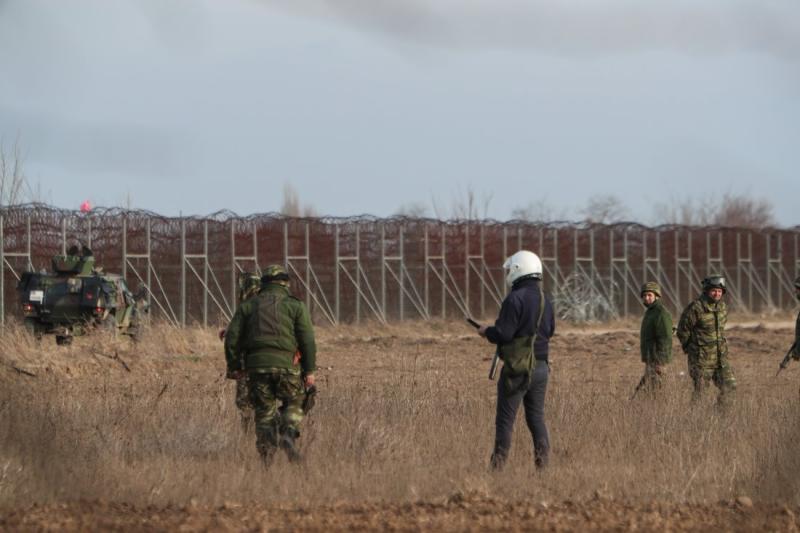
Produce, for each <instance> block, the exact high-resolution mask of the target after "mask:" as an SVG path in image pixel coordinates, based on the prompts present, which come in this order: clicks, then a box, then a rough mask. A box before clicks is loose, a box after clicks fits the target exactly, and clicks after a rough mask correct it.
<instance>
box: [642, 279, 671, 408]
mask: <svg viewBox="0 0 800 533" xmlns="http://www.w3.org/2000/svg"><path fill="white" fill-rule="evenodd" d="M640 294H641V297H642V303H643V304H644V306H645V307H646V308H647V309H646V311H645V313H644V317H643V318H642V326H641V329H640V333H639V346H640V352H641V356H642V362H643V363H644V365H645V366H644V375H643V376H642V379H641V380H640V381H639V384H638V385H637V386H636V392H638V391H640V390H643V392H647V393H653V392H655V391H656V390H657V389H660V388H661V387H662V386H663V384H664V374H665V367H666V365H667V364H669V363H670V362H671V361H672V316H671V315H670V314H669V311H667V309H666V308H665V307H664V305H663V304H662V303H661V287H660V286H659V284H658V283H656V282H654V281H648V282H647V283H645V284H644V285H642V290H641V293H640ZM636 392H634V394H636Z"/></svg>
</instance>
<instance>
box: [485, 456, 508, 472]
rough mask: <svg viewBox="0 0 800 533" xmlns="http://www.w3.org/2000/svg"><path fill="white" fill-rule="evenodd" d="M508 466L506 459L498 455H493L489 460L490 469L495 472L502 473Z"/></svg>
mask: <svg viewBox="0 0 800 533" xmlns="http://www.w3.org/2000/svg"><path fill="white" fill-rule="evenodd" d="M505 466H506V457H505V456H504V455H500V454H498V453H493V454H492V458H491V459H490V460H489V469H490V470H492V471H494V472H499V471H501V470H502V469H503V468H504V467H505Z"/></svg>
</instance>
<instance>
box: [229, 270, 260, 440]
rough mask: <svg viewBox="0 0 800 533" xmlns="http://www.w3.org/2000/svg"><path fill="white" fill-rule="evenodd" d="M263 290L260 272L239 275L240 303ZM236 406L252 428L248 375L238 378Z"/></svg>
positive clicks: (246, 425) (248, 426) (244, 424)
mask: <svg viewBox="0 0 800 533" xmlns="http://www.w3.org/2000/svg"><path fill="white" fill-rule="evenodd" d="M260 290H261V277H260V276H259V275H258V274H251V273H249V272H243V273H241V274H240V275H239V293H238V295H237V297H238V300H237V301H238V303H239V304H241V303H242V302H244V301H245V300H247V299H248V298H250V297H251V296H255V295H256V294H258V292H259V291H260ZM226 330H227V328H226V329H222V330H220V332H219V338H220V340H223V341H224V340H225V333H226ZM234 401H235V403H236V407H237V408H238V409H239V412H240V413H241V416H242V428H244V429H248V428H250V421H251V420H252V419H253V405H252V404H251V403H250V393H249V391H248V388H247V375H243V376H242V377H240V378H239V379H237V380H236V399H235V400H234Z"/></svg>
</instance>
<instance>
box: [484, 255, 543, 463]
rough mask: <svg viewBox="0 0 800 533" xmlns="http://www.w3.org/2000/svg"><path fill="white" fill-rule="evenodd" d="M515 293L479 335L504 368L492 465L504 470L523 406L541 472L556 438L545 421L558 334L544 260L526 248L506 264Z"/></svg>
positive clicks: (535, 458)
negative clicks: (492, 346)
mask: <svg viewBox="0 0 800 533" xmlns="http://www.w3.org/2000/svg"><path fill="white" fill-rule="evenodd" d="M503 269H504V270H505V271H506V283H507V284H508V286H509V287H510V289H511V290H510V292H509V293H508V295H507V296H506V298H505V300H503V303H502V305H501V307H500V314H499V315H498V317H497V320H496V321H495V323H494V325H493V326H489V327H486V326H481V327H480V328H479V329H478V333H479V334H480V335H481V336H483V337H486V339H487V340H488V341H489V342H490V343H492V344H495V345H496V346H497V351H498V354H499V356H500V359H501V360H502V361H503V369H502V371H501V372H500V379H499V380H498V382H497V413H496V416H495V443H494V451H493V453H492V458H491V467H492V468H493V469H495V470H499V469H501V468H502V467H503V466H504V465H505V463H506V460H507V459H508V453H509V450H510V449H511V434H512V432H513V430H514V419H515V418H516V415H517V411H518V410H519V405H520V403H522V405H523V406H524V408H525V421H526V422H527V424H528V429H529V430H530V432H531V435H532V437H533V451H534V460H535V463H536V466H537V467H538V468H543V467H545V466H546V465H547V460H548V454H549V451H550V439H549V435H548V432H547V426H546V424H545V419H544V401H545V393H546V391H547V379H548V376H549V375H550V367H549V364H548V357H549V342H550V338H551V337H552V336H553V333H554V331H555V318H554V314H553V307H552V305H551V303H550V301H549V300H548V299H547V298H546V297H545V295H544V291H543V290H542V261H541V260H540V259H539V256H537V255H536V254H535V253H533V252H529V251H527V250H520V251H519V252H517V253H515V254H514V255H512V256H511V257H509V258H508V259H507V260H506V262H505V263H504V264H503Z"/></svg>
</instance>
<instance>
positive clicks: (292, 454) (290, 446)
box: [280, 428, 303, 463]
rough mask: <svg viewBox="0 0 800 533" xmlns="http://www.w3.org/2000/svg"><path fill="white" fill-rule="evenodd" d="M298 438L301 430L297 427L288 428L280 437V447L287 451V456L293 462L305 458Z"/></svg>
mask: <svg viewBox="0 0 800 533" xmlns="http://www.w3.org/2000/svg"><path fill="white" fill-rule="evenodd" d="M298 438H300V432H299V431H298V430H297V429H295V428H286V429H285V430H284V431H283V433H282V434H281V438H280V447H281V448H283V450H284V451H286V456H287V457H288V458H289V461H291V462H292V463H299V462H300V461H301V460H302V459H303V458H302V456H301V455H300V450H299V449H298V445H297V439H298Z"/></svg>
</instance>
